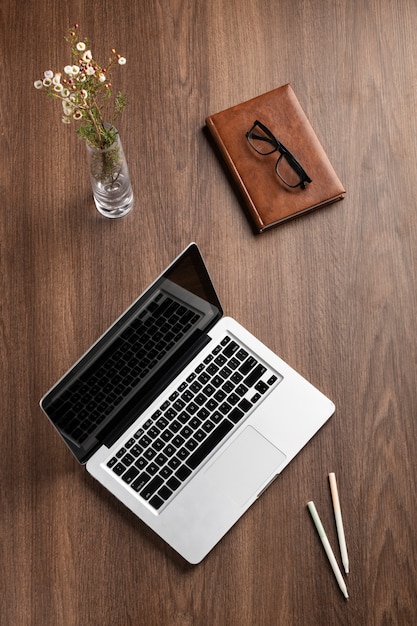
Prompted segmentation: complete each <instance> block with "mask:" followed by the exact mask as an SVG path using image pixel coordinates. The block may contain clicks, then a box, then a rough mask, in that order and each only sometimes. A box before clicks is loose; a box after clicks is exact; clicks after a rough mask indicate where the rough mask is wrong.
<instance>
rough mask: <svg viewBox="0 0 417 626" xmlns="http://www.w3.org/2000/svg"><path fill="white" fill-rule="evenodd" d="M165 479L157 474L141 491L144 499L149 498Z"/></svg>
mask: <svg viewBox="0 0 417 626" xmlns="http://www.w3.org/2000/svg"><path fill="white" fill-rule="evenodd" d="M163 482H164V481H163V479H162V478H161V477H160V476H155V477H154V478H152V480H151V481H150V482H149V483H148V484H147V485H146V486H145V488H144V489H142V491H141V492H140V495H141V496H142V498H143V499H144V500H149V498H151V496H153V494H154V493H155V492H156V491H157V490H158V489H159V487H161V486H162V485H163Z"/></svg>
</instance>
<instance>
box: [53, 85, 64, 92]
mask: <svg viewBox="0 0 417 626" xmlns="http://www.w3.org/2000/svg"><path fill="white" fill-rule="evenodd" d="M54 91H57V92H58V93H61V92H62V91H64V88H63V86H62V85H61V84H60V83H58V84H57V85H54Z"/></svg>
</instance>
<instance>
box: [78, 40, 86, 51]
mask: <svg viewBox="0 0 417 626" xmlns="http://www.w3.org/2000/svg"><path fill="white" fill-rule="evenodd" d="M77 50H79V51H80V52H84V50H85V43H84V42H83V41H79V42H78V43H77Z"/></svg>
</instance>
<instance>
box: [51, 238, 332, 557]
mask: <svg viewBox="0 0 417 626" xmlns="http://www.w3.org/2000/svg"><path fill="white" fill-rule="evenodd" d="M41 407H42V409H43V411H44V412H45V413H46V415H47V416H48V418H49V419H50V420H51V421H52V423H53V425H54V426H55V428H56V429H57V430H58V432H59V434H60V435H61V437H62V438H63V439H64V441H65V443H66V444H67V446H68V447H69V448H70V449H71V451H72V452H73V454H74V455H75V456H76V458H77V459H78V461H79V462H80V463H83V464H86V467H87V471H88V472H89V473H90V474H91V475H92V476H94V478H96V479H97V480H98V481H99V482H100V483H101V484H102V485H104V486H105V487H106V488H107V489H108V490H109V491H110V492H111V493H112V494H114V495H115V496H116V497H117V498H118V499H119V500H120V501H121V502H123V503H124V504H125V505H126V506H127V507H128V508H129V509H130V510H132V511H133V512H134V513H135V514H136V515H137V516H138V517H139V518H140V519H141V520H142V521H143V522H145V523H146V524H147V525H148V526H149V527H150V528H152V529H153V530H154V531H155V532H156V533H157V534H158V535H159V536H160V537H161V538H162V539H164V540H165V541H166V542H167V543H168V544H169V545H170V546H171V547H172V548H173V549H174V550H176V551H177V552H178V553H179V554H181V555H182V556H183V558H184V559H186V560H187V561H189V562H190V563H198V562H199V561H201V560H202V559H203V558H204V557H205V556H206V555H207V553H208V552H209V551H210V550H211V549H212V548H213V547H214V546H215V545H216V543H218V541H219V540H220V539H221V537H222V536H223V535H224V534H225V533H226V532H227V531H228V530H229V529H230V528H231V527H232V526H233V524H234V523H235V522H237V520H238V519H239V518H240V517H241V516H242V515H243V513H244V512H245V511H246V510H247V509H248V508H249V506H250V505H251V504H252V503H253V502H254V501H255V500H256V499H257V498H258V497H259V496H260V495H261V493H262V492H263V491H264V490H265V489H266V487H267V486H269V484H270V483H271V482H272V481H273V480H274V478H276V476H277V475H278V474H279V473H280V472H281V471H282V470H283V469H284V467H286V465H287V464H288V463H289V462H290V461H291V459H293V458H294V456H295V455H296V454H297V453H298V452H299V451H300V450H301V448H303V446H304V445H305V444H306V443H307V442H308V441H309V439H311V437H312V436H313V435H314V434H315V433H316V432H317V431H318V430H319V429H320V427H321V426H322V425H323V424H324V423H325V422H326V421H327V419H328V418H329V417H330V416H331V415H332V414H333V412H334V410H335V407H334V404H333V403H332V402H331V401H330V400H329V399H328V398H326V397H325V396H324V395H323V394H322V393H321V392H320V391H318V390H317V389H316V388H315V387H313V386H312V385H311V384H310V383H309V382H308V381H306V380H305V379H304V378H303V377H301V376H300V375H299V374H298V373H297V372H295V371H294V370H293V369H292V368H291V367H290V366H289V365H288V364H286V363H285V362H284V361H282V359H280V358H279V357H278V356H277V355H276V354H274V353H273V352H272V351H271V350H269V349H268V348H267V347H266V346H265V345H264V344H263V343H261V342H260V341H259V340H258V339H256V337H254V336H253V335H252V334H251V333H249V332H248V331H247V330H246V329H245V328H243V327H242V326H241V325H240V324H238V323H237V322H236V321H235V320H233V319H231V318H229V317H223V311H222V308H221V305H220V302H219V300H218V296H217V294H216V292H215V289H214V287H213V285H212V282H211V280H210V277H209V275H208V272H207V269H206V267H205V264H204V262H203V259H202V257H201V254H200V252H199V250H198V247H197V246H196V244H194V243H193V244H190V245H189V246H188V247H187V248H186V249H185V250H184V251H183V252H182V253H181V254H180V255H179V256H178V257H177V258H176V259H175V260H174V261H173V263H171V264H170V266H169V267H168V268H167V269H166V270H165V271H164V272H163V273H162V274H161V276H160V277H159V278H158V279H157V280H156V281H154V283H152V285H151V286H150V287H149V289H147V290H146V291H145V292H144V293H143V294H142V295H141V296H140V297H139V298H138V299H137V300H136V301H135V302H134V303H133V304H132V305H131V306H130V307H129V308H128V309H127V311H125V312H124V313H123V314H122V316H121V317H120V318H119V319H118V320H116V321H115V323H114V324H113V325H112V326H111V327H110V328H109V329H108V330H107V331H106V332H105V333H104V334H103V335H102V337H101V338H100V339H99V340H98V341H97V342H96V343H95V344H94V345H93V346H92V347H91V348H90V349H89V350H88V351H87V352H86V353H85V354H84V355H83V356H82V357H81V359H79V361H77V363H76V364H75V365H74V366H72V367H71V368H70V370H69V371H68V372H67V373H66V374H65V375H64V376H63V377H62V378H61V379H60V380H59V381H58V382H57V383H56V384H55V385H54V386H53V387H52V389H50V390H49V391H48V392H47V393H46V394H45V396H44V397H43V398H42V400H41Z"/></svg>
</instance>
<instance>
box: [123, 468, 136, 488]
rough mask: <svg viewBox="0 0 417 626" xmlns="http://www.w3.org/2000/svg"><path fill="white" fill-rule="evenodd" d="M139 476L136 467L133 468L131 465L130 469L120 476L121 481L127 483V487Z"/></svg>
mask: <svg viewBox="0 0 417 626" xmlns="http://www.w3.org/2000/svg"><path fill="white" fill-rule="evenodd" d="M138 474H139V470H138V468H137V467H135V466H134V465H132V467H130V468H129V469H128V470H127V472H125V473H124V474H123V476H122V480H124V481H125V483H127V484H128V485H130V483H131V482H132V481H133V480H134V479H135V478H136V476H137V475H138Z"/></svg>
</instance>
